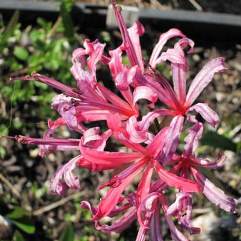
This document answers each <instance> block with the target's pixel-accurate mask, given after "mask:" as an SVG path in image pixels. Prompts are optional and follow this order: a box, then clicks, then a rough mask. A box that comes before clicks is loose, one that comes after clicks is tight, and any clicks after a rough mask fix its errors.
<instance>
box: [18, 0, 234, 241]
mask: <svg viewBox="0 0 241 241" xmlns="http://www.w3.org/2000/svg"><path fill="white" fill-rule="evenodd" d="M112 4H113V9H114V11H115V15H116V19H117V23H118V25H119V28H120V31H121V35H122V39H123V42H122V44H121V46H119V47H117V48H116V49H114V50H111V51H109V54H105V53H104V47H105V45H104V44H101V43H100V42H99V41H98V40H96V41H93V42H91V41H89V40H86V41H85V42H84V48H78V49H76V50H75V51H74V52H73V56H72V68H71V72H72V74H73V76H74V78H75V80H76V83H77V84H76V87H69V86H67V85H65V84H62V83H61V82H59V81H57V80H55V79H52V78H49V77H47V76H44V75H41V74H37V73H34V74H32V75H31V76H24V77H21V78H20V79H22V80H32V79H33V80H37V81H40V82H43V83H45V84H47V85H49V86H51V87H53V88H55V89H57V90H58V91H60V92H61V94H58V95H57V96H55V97H54V98H53V100H52V108H53V109H55V110H56V111H57V112H58V113H59V115H60V117H59V118H58V119H57V120H53V121H52V120H50V121H49V122H48V126H49V128H48V130H47V131H46V133H45V134H44V136H43V138H31V137H25V136H17V137H16V139H17V140H18V141H19V142H21V143H25V144H36V145H39V147H40V155H42V156H44V155H46V154H47V153H48V152H54V151H57V150H60V151H67V150H77V151H79V155H77V156H76V157H74V158H73V159H71V160H70V161H68V162H67V163H66V164H64V165H63V166H62V167H60V168H59V169H58V170H57V172H56V174H55V176H54V177H53V178H52V180H51V185H50V188H51V190H52V191H53V192H54V193H57V194H59V195H63V194H64V193H66V191H67V190H68V189H73V190H78V189H79V188H80V184H79V177H78V176H77V175H76V174H75V172H74V171H75V169H78V168H86V169H88V170H90V171H93V172H98V171H104V170H115V175H114V176H113V177H112V178H111V179H110V180H109V181H108V182H106V183H103V184H102V185H101V186H100V187H99V189H104V188H105V189H107V192H106V194H105V195H104V197H103V198H102V199H101V201H100V203H99V205H98V206H97V207H93V206H92V205H91V204H90V203H89V202H87V201H84V202H82V204H81V205H82V207H83V208H87V209H89V210H90V211H91V212H92V216H93V220H94V222H95V226H96V228H97V229H98V230H101V231H103V232H121V231H122V230H124V229H125V228H127V227H128V226H129V225H130V224H131V223H132V222H133V221H134V220H137V221H138V223H139V225H140V229H139V231H138V234H137V238H136V240H137V241H143V240H145V236H146V235H147V233H149V234H150V237H151V240H153V241H155V240H156V241H160V240H163V238H162V235H161V228H160V222H161V219H163V220H165V221H166V223H167V224H168V227H169V229H170V233H171V237H172V239H173V240H178V241H179V240H181V241H183V240H187V238H186V237H185V236H184V235H183V234H182V232H181V231H180V230H179V229H178V228H177V227H176V225H175V224H174V221H173V219H174V218H175V219H177V221H178V224H179V225H180V227H181V229H186V230H187V231H188V232H189V233H190V234H195V233H198V232H200V229H199V228H198V227H193V226H192V224H191V218H192V196H193V194H194V193H196V192H200V193H203V194H204V195H205V196H206V197H207V198H208V199H209V200H210V201H211V202H213V203H214V204H216V205H218V206H219V207H220V208H222V209H224V210H225V211H228V212H234V211H235V205H236V201H235V199H233V198H231V197H228V196H227V195H225V194H224V193H223V191H222V190H221V189H219V188H218V187H216V186H215V185H214V184H213V183H212V182H211V181H210V180H208V179H207V178H206V177H205V175H204V174H203V173H202V171H201V169H200V167H202V168H209V169H213V168H217V167H220V166H221V164H222V161H223V159H222V158H221V160H217V161H215V162H211V161H208V160H205V159H200V158H198V157H197V156H196V154H195V150H196V148H197V146H198V141H199V139H200V138H201V136H202V132H203V123H202V122H200V121H199V119H198V118H196V117H195V115H194V114H193V112H196V113H198V114H200V115H201V116H202V118H203V119H204V120H206V121H207V123H209V124H210V125H212V126H214V127H215V126H216V125H217V123H218V121H219V118H218V115H217V114H216V113H215V112H214V111H213V110H212V109H210V107H208V105H207V104H205V103H197V104H194V102H195V100H196V99H197V98H198V96H199V95H200V93H201V92H202V90H203V89H204V88H205V87H206V86H207V85H208V84H209V83H210V81H211V80H212V77H213V75H214V74H215V73H216V72H219V71H222V70H224V69H225V67H224V64H223V62H224V60H223V58H217V59H214V60H211V61H209V62H208V63H207V64H206V65H205V66H204V67H203V69H202V70H201V71H200V72H199V73H198V74H197V75H196V77H195V78H194V79H193V81H192V83H191V84H190V87H189V89H188V91H186V75H187V71H188V63H187V59H186V56H185V52H184V49H185V48H187V47H189V48H190V50H189V51H192V49H193V46H194V43H193V41H192V40H190V39H188V38H186V36H185V35H184V34H183V33H182V32H181V31H179V30H177V29H171V30H169V31H167V32H166V33H163V34H162V35H161V36H160V38H159V41H158V43H157V44H156V46H155V47H154V49H153V52H152V54H151V57H150V60H149V61H148V64H145V63H144V60H143V57H142V52H141V46H140V39H139V37H140V36H141V35H142V34H143V33H144V27H143V26H142V25H141V23H139V22H137V23H135V24H134V26H132V27H131V28H129V29H127V27H126V25H125V22H124V20H123V17H122V15H121V9H120V7H119V6H117V5H116V3H115V1H112ZM176 37H178V38H179V40H178V41H177V43H176V44H175V45H174V47H173V48H169V49H168V50H167V51H166V52H162V49H163V47H164V45H165V44H166V42H167V41H168V40H169V39H171V38H176ZM123 53H126V54H127V56H128V59H129V65H124V64H123V61H122V55H123ZM164 61H168V63H170V64H171V69H172V75H173V80H172V82H173V86H172V85H171V84H170V82H169V81H168V80H167V79H166V78H165V77H164V76H163V75H162V74H161V73H160V72H158V70H157V69H156V66H157V65H158V64H162V62H164ZM100 64H102V65H107V66H108V68H109V70H110V74H111V76H112V79H113V81H114V83H115V86H116V90H115V91H113V90H110V89H108V88H107V87H105V85H104V84H103V83H101V82H99V81H98V76H97V74H96V70H97V68H98V66H99V65H100ZM141 99H145V100H147V101H148V103H149V104H148V105H147V107H146V108H147V110H148V111H149V112H148V113H147V114H145V115H143V113H142V110H141V107H140V106H139V100H141ZM160 103H162V104H164V105H166V106H167V107H166V108H160V107H158V108H155V107H156V106H159V104H160ZM157 104H158V105H157ZM164 116H169V117H170V119H171V120H170V122H169V123H166V124H165V125H164V126H161V125H160V124H159V122H157V123H156V122H155V119H157V118H159V117H164ZM96 121H104V122H105V124H106V128H105V129H106V130H105V131H102V130H101V129H100V127H98V126H96V127H92V128H88V123H90V122H93V123H95V124H96ZM186 122H189V123H191V125H192V127H191V128H189V129H188V134H187V136H186V138H185V146H184V150H183V151H182V154H180V152H178V153H177V148H178V147H179V144H180V140H179V137H180V135H181V133H182V131H183V130H185V124H186ZM60 126H66V127H67V128H69V129H70V130H72V131H75V132H77V133H79V134H80V138H77V139H66V138H61V137H56V129H57V128H59V127H60ZM153 127H155V128H156V129H157V130H155V131H153ZM113 139H114V140H115V141H117V142H119V143H120V144H121V145H122V146H123V147H125V149H127V150H128V151H127V152H123V151H106V149H105V148H106V145H107V141H111V140H113ZM132 183H137V188H136V190H135V191H131V190H130V189H129V186H130V185H131V184H132ZM170 188H172V189H174V190H175V191H176V200H175V201H174V202H172V200H170V198H169V196H168V195H167V192H166V191H167V190H169V189H170ZM120 215H121V216H120ZM107 216H108V217H111V218H112V219H113V220H114V221H113V223H112V224H111V225H107V224H105V223H103V221H102V219H103V218H104V217H107ZM116 216H118V217H117V218H115V217H116Z"/></svg>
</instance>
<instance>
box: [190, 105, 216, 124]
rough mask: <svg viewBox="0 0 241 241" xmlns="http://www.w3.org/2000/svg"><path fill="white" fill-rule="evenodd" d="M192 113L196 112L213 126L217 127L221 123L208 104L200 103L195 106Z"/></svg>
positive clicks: (191, 109)
mask: <svg viewBox="0 0 241 241" xmlns="http://www.w3.org/2000/svg"><path fill="white" fill-rule="evenodd" d="M189 110H190V111H196V112H197V113H199V114H200V115H201V116H202V118H203V119H204V120H206V121H207V122H208V123H209V124H210V125H211V126H213V127H216V126H217V124H218V123H219V117H218V115H217V113H216V112H215V111H213V110H212V109H211V108H210V107H209V106H208V105H207V104H204V103H198V104H196V105H193V106H192V107H191V108H190V109H189Z"/></svg>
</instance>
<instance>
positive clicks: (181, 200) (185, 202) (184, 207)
mask: <svg viewBox="0 0 241 241" xmlns="http://www.w3.org/2000/svg"><path fill="white" fill-rule="evenodd" d="M166 214H167V215H170V216H171V215H172V216H173V215H175V216H177V218H178V221H179V223H180V224H181V225H182V226H183V227H184V228H185V229H186V230H188V231H189V232H190V233H191V234H195V233H200V228H196V227H193V226H192V224H191V217H192V195H191V194H190V193H183V192H179V193H177V194H176V201H175V202H174V203H173V204H172V205H171V206H169V207H168V209H167V212H166Z"/></svg>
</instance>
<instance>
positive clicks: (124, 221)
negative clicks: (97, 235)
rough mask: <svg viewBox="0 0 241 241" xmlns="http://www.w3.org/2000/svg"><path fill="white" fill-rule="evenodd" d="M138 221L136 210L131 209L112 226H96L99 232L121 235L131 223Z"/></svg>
mask: <svg viewBox="0 0 241 241" xmlns="http://www.w3.org/2000/svg"><path fill="white" fill-rule="evenodd" d="M135 219H136V208H135V207H131V208H130V209H129V210H128V211H127V212H126V213H125V214H124V215H123V216H121V217H120V218H119V219H117V220H115V221H114V222H113V223H112V224H111V225H104V224H99V223H97V225H96V226H95V227H96V229H97V230H100V231H102V232H105V233H111V232H116V233H121V232H122V231H123V230H125V229H126V228H128V227H129V226H130V225H131V223H132V222H133V221H134V220H135Z"/></svg>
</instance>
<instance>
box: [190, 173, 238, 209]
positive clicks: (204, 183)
mask: <svg viewBox="0 0 241 241" xmlns="http://www.w3.org/2000/svg"><path fill="white" fill-rule="evenodd" d="M192 173H193V176H194V178H195V180H196V181H197V183H198V185H199V186H200V189H201V190H202V193H203V194H204V195H205V196H206V197H207V198H208V199H209V200H210V201H211V202H212V203H214V204H215V205H217V206H218V207H220V208H222V209H223V210H225V211H227V212H235V209H236V200H235V199H234V198H232V197H229V196H227V195H226V194H225V193H224V192H223V191H222V190H221V189H220V188H218V187H216V186H215V185H214V184H213V183H212V182H211V181H209V180H208V179H207V178H206V177H205V176H203V175H202V174H201V173H200V172H198V171H197V170H196V169H194V168H192Z"/></svg>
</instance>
